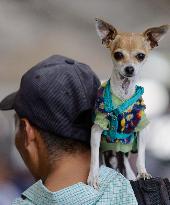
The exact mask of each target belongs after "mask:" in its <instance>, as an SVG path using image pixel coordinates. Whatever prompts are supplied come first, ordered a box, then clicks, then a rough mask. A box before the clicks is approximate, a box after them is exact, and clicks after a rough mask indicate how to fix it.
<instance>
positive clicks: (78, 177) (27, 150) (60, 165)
mask: <svg viewBox="0 0 170 205" xmlns="http://www.w3.org/2000/svg"><path fill="white" fill-rule="evenodd" d="M21 127H22V129H21ZM15 144H16V147H17V149H18V151H19V153H20V155H21V157H22V158H23V160H24V162H25V164H26V166H27V167H28V169H29V170H30V172H31V174H32V175H33V177H34V178H35V179H36V180H39V179H41V180H42V181H43V183H44V185H45V186H46V187H47V188H48V189H49V190H50V191H52V192H54V191H58V190H60V189H63V188H65V187H68V186H71V185H73V184H76V183H78V182H83V183H85V184H86V182H87V177H88V174H89V170H90V151H87V152H85V153H80V152H77V153H74V154H67V153H62V154H61V157H60V158H59V159H57V160H56V161H54V162H51V160H50V156H49V155H48V152H47V148H46V146H45V144H44V142H43V140H42V138H41V136H40V134H39V132H38V131H37V129H36V128H35V127H34V126H32V125H31V124H30V123H29V121H28V120H27V119H26V118H24V119H21V120H20V126H19V129H18V130H16V136H15ZM56 182H57V183H56Z"/></svg>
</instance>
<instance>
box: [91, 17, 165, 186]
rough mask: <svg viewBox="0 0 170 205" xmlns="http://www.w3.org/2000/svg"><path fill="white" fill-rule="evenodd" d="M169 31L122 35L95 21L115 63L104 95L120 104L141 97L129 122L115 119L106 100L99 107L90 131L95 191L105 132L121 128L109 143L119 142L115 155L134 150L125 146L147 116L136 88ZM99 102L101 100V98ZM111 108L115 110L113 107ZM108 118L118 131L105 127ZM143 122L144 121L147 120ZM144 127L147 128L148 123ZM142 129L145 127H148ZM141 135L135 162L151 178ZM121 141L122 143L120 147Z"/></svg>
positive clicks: (157, 29)
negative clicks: (146, 66) (139, 77)
mask: <svg viewBox="0 0 170 205" xmlns="http://www.w3.org/2000/svg"><path fill="white" fill-rule="evenodd" d="M168 29H169V25H163V26H160V27H155V28H149V29H147V30H146V31H145V32H143V33H123V32H118V31H117V30H116V29H115V28H114V27H113V26H112V25H110V24H108V23H106V22H104V21H102V20H100V19H96V30H97V33H98V35H99V37H100V39H101V40H102V43H103V44H104V45H105V46H106V47H107V48H109V50H110V52H111V57H112V61H113V71H112V75H111V78H110V80H109V81H107V82H106V84H105V86H104V87H103V88H102V89H103V90H104V91H105V94H107V93H108V91H107V93H106V87H107V86H109V88H110V93H112V94H113V95H114V96H115V98H116V99H117V101H121V102H127V101H128V100H129V99H130V100H129V101H128V102H130V101H133V100H134V99H133V96H136V95H138V97H136V100H137V101H136V102H135V103H136V104H135V103H134V104H133V103H131V106H129V107H127V108H128V109H129V108H130V110H132V111H133V108H134V107H135V109H136V110H137V111H136V110H135V111H134V113H133V114H134V115H133V114H128V115H126V119H124V118H121V115H120V113H119V115H117V116H116V117H115V115H116V114H115V113H114V112H115V110H114V109H111V111H106V109H105V108H104V107H105V102H103V101H102V102H99V106H98V109H97V108H96V109H97V111H96V112H97V114H99V117H98V118H101V119H99V120H95V121H94V125H93V127H92V130H91V165H90V173H89V177H88V184H89V185H91V186H93V187H94V188H98V176H99V148H100V145H101V148H102V143H101V139H102V138H104V137H103V136H104V133H105V132H106V133H107V131H108V130H109V129H112V133H113V130H115V129H119V130H118V131H117V130H116V132H115V133H116V134H115V136H113V134H112V138H109V140H110V144H112V145H113V144H116V143H117V141H118V142H119V148H117V147H114V146H113V148H109V149H111V150H112V151H114V152H115V153H116V152H120V151H121V150H123V153H127V152H130V151H131V148H132V147H131V148H128V149H127V148H126V147H123V146H124V145H127V144H128V143H127V144H126V142H127V141H128V140H129V142H132V141H133V140H134V138H135V137H134V136H135V134H136V133H139V132H138V131H136V127H135V126H134V127H133V126H132V125H134V124H135V125H136V126H137V125H138V124H139V123H140V121H142V120H141V115H142V116H145V113H144V109H145V105H144V104H143V100H142V98H141V95H142V88H141V87H139V86H136V80H137V77H138V75H139V71H140V69H141V67H142V65H143V64H144V62H145V61H146V59H147V57H148V55H149V52H150V51H151V50H152V49H153V48H155V47H157V46H158V42H159V41H160V40H161V39H162V37H163V36H164V35H165V34H166V33H167V31H168ZM137 87H138V88H139V92H141V94H140V95H139V92H138V91H136V89H137ZM103 90H102V91H103ZM107 95H109V94H107ZM97 100H99V101H100V99H97ZM101 100H102V99H101ZM107 100H108V97H107ZM112 100H113V99H112ZM105 101H106V100H105ZM107 103H108V102H107ZM122 104H123V103H122ZM124 104H125V103H124ZM132 105H133V106H132ZM139 105H140V108H139ZM111 106H112V107H113V105H111ZM138 108H139V109H138ZM140 109H141V110H140ZM107 110H108V108H107ZM100 111H101V112H100ZM141 113H142V114H141ZM125 114H127V113H126V112H125V113H123V116H124V115H125ZM119 116H120V117H119ZM109 117H112V120H113V117H115V119H116V120H118V125H117V127H116V128H115V127H114V125H111V122H109V123H110V124H109V123H108V125H107V126H106V125H105V122H106V120H107V121H109ZM133 117H134V120H133ZM106 118H107V119H106ZM119 118H121V119H120V122H119ZM128 118H130V119H128ZM135 118H136V119H135ZM145 118H146V116H145ZM102 119H103V122H102ZM115 119H114V120H115ZM131 119H132V120H131ZM126 120H129V121H128V122H129V124H130V126H131V127H130V128H127V132H126V133H125V132H124V133H123V131H122V130H126V127H125V125H126ZM135 120H136V121H135ZM143 121H144V122H145V121H146V119H145V120H143ZM144 122H143V123H144ZM119 124H120V125H119ZM145 124H146V125H147V124H148V123H145ZM120 126H124V127H123V129H122V127H121V128H119V127H120ZM143 127H145V125H144V126H143ZM128 129H130V131H128ZM142 132H143V131H142ZM129 133H130V134H129ZM121 134H123V135H126V138H125V137H124V138H125V139H124V138H123V137H122V136H121ZM141 134H142V133H140V137H139V135H137V136H136V139H137V143H138V157H137V163H136V166H137V171H138V178H150V177H151V176H150V174H148V173H147V171H146V168H145V144H146V139H145V135H141ZM132 135H133V138H132ZM116 136H118V137H116ZM105 138H107V134H106V135H105ZM123 140H124V141H123ZM130 140H131V141H130ZM121 142H123V143H122V144H121ZM131 144H132V143H131ZM122 145H123V146H122ZM110 147H111V146H110ZM127 150H128V151H127ZM107 151H108V150H107ZM111 164H112V168H114V165H113V164H114V163H111ZM124 164H125V168H126V173H127V177H128V178H131V179H134V176H135V175H134V173H133V171H132V169H131V167H130V164H129V162H128V158H127V157H126V156H124ZM135 178H136V177H135Z"/></svg>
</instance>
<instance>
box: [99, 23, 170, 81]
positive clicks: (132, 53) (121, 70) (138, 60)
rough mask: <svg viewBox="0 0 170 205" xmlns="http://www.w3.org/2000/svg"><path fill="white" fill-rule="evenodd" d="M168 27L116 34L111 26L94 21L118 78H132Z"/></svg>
mask: <svg viewBox="0 0 170 205" xmlns="http://www.w3.org/2000/svg"><path fill="white" fill-rule="evenodd" d="M168 29H169V25H163V26H160V27H154V28H149V29H147V30H146V31H145V32H143V33H124V32H118V31H117V30H116V28H114V27H113V26H112V25H111V24H109V23H106V22H105V21H103V20H100V19H96V30H97V33H98V35H99V37H100V39H101V40H102V43H103V44H104V45H105V46H106V47H107V48H109V49H110V52H111V56H112V60H113V64H114V71H115V72H117V73H118V74H119V75H120V78H122V79H123V78H134V77H135V76H137V74H138V72H139V70H140V68H141V66H142V65H143V63H144V62H145V61H146V59H147V56H148V54H149V52H150V50H152V49H153V48H155V47H157V46H158V42H159V41H160V40H161V39H162V38H163V37H164V35H165V34H166V33H167V31H168Z"/></svg>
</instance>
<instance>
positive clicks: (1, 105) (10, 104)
mask: <svg viewBox="0 0 170 205" xmlns="http://www.w3.org/2000/svg"><path fill="white" fill-rule="evenodd" d="M17 93H18V92H14V93H12V94H10V95H8V96H7V97H6V98H4V99H3V100H2V101H1V102H0V110H13V109H14V102H15V98H16V95H17Z"/></svg>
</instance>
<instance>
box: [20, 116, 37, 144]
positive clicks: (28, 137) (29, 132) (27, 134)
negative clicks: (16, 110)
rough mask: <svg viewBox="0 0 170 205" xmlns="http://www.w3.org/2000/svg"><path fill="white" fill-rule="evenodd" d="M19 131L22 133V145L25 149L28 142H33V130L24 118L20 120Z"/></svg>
mask: <svg viewBox="0 0 170 205" xmlns="http://www.w3.org/2000/svg"><path fill="white" fill-rule="evenodd" d="M20 129H21V130H22V132H24V143H25V146H26V147H27V146H28V145H29V144H30V142H32V141H33V140H35V129H34V127H33V126H32V125H31V124H30V123H29V121H28V120H27V119H26V118H22V119H21V121H20Z"/></svg>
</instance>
